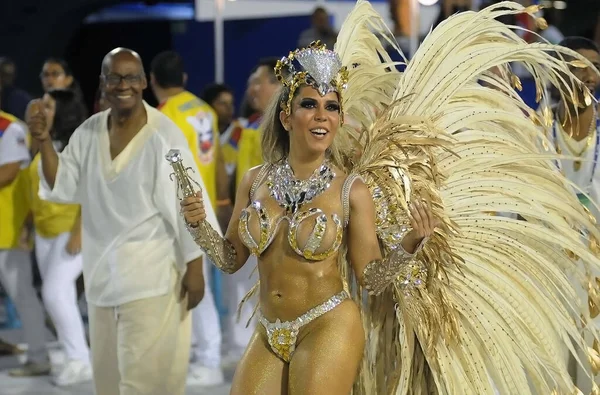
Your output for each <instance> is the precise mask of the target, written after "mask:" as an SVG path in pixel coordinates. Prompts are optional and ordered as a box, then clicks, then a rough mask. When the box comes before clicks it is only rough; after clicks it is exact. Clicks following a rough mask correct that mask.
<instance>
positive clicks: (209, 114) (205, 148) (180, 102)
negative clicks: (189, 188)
mask: <svg viewBox="0 0 600 395" xmlns="http://www.w3.org/2000/svg"><path fill="white" fill-rule="evenodd" d="M158 109H159V110H160V111H162V113H163V114H165V115H166V116H168V117H169V118H170V119H171V120H172V121H173V122H174V123H175V124H176V125H177V126H178V127H179V129H181V131H182V132H183V135H184V136H185V138H186V140H187V141H188V144H189V146H190V150H191V151H192V154H193V155H194V158H196V164H197V165H198V169H199V170H200V176H201V177H202V180H203V181H204V185H205V187H206V191H205V192H206V193H207V194H208V196H209V198H210V201H211V203H212V205H213V207H215V204H216V202H217V152H218V147H219V128H218V124H217V115H216V114H215V112H214V111H213V109H212V108H211V107H210V106H209V105H208V104H207V103H205V102H203V101H202V100H200V99H199V98H197V97H196V96H194V95H193V94H191V93H190V92H187V91H184V92H181V93H179V94H177V95H175V96H171V97H169V98H168V99H167V101H165V102H163V103H162V104H161V105H160V106H159V107H158Z"/></svg>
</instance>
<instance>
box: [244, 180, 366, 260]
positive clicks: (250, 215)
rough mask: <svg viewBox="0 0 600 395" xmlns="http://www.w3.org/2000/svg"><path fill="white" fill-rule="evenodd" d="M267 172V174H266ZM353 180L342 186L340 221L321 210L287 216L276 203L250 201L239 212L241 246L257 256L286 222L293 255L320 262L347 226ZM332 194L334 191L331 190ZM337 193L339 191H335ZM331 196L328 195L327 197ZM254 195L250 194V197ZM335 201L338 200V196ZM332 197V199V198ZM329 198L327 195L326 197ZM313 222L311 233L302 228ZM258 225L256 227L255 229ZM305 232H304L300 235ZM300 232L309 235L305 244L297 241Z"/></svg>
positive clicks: (333, 250) (339, 241) (334, 248)
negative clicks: (267, 203)
mask: <svg viewBox="0 0 600 395" xmlns="http://www.w3.org/2000/svg"><path fill="white" fill-rule="evenodd" d="M265 173H266V171H265ZM265 177H266V174H263V175H262V176H261V175H260V174H259V176H258V177H257V181H256V182H255V183H254V185H253V190H254V189H255V188H256V187H257V185H259V184H260V183H261V178H262V179H264V178H265ZM355 179H356V178H355V177H348V178H347V179H346V181H345V182H344V185H343V187H342V197H341V200H338V201H341V204H342V208H343V212H344V215H343V216H344V218H343V220H342V219H341V218H340V217H339V216H338V215H336V214H333V215H330V216H328V215H327V214H325V212H324V211H323V210H322V209H320V208H315V207H313V208H308V209H306V210H302V209H300V210H298V211H296V212H295V213H293V214H291V213H288V214H286V213H285V212H283V213H282V212H281V211H282V210H281V209H278V210H277V209H276V208H278V206H277V205H276V204H277V203H275V202H274V199H270V200H272V202H269V203H273V204H269V205H268V206H269V207H267V205H265V204H263V203H261V202H260V201H258V200H253V201H252V203H251V204H250V206H249V207H247V208H246V209H244V210H242V213H241V215H240V222H239V227H238V232H239V235H240V239H241V240H242V242H243V243H244V245H245V246H246V247H247V248H248V249H249V250H250V253H251V254H252V255H255V256H260V255H261V254H262V253H263V252H264V251H265V250H266V249H267V248H268V247H269V245H270V244H271V242H272V241H273V239H275V237H276V236H277V231H278V228H279V225H280V224H281V222H283V221H288V222H289V229H288V234H287V239H288V242H289V245H290V247H291V248H292V249H293V250H294V251H295V252H296V254H298V255H300V256H301V257H304V258H305V259H307V260H311V261H322V260H325V259H327V258H329V257H331V256H333V255H334V254H335V253H337V251H338V249H339V248H340V245H341V244H342V238H343V235H344V227H345V226H346V225H347V218H348V211H349V203H348V195H349V192H350V187H351V185H352V182H353V181H354V180H355ZM332 192H333V191H332ZM338 193H339V192H338ZM329 194H331V195H334V193H330V192H329V191H328V192H327V195H329ZM252 195H253V192H251V197H252ZM336 195H337V196H338V197H337V198H336V199H340V197H339V195H338V194H337V193H336ZM332 197H333V196H332ZM326 198H327V199H328V198H329V196H326ZM309 222H314V225H313V226H312V229H311V232H310V233H309V234H308V233H307V232H306V229H305V228H304V227H305V226H310V225H309V224H308V223H309ZM257 223H258V226H256V225H257ZM257 228H258V229H257ZM309 229H310V228H309ZM300 230H304V232H299V231H300ZM299 233H303V234H308V237H307V239H306V241H304V240H301V241H299V238H298V236H299Z"/></svg>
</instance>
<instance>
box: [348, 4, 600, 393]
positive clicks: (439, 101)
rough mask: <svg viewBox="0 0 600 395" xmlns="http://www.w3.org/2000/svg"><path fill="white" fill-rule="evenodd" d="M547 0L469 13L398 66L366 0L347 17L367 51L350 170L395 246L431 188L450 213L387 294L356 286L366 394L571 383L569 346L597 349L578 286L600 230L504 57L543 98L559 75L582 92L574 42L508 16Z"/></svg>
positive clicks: (353, 43) (360, 64) (569, 89)
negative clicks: (538, 37) (538, 36)
mask: <svg viewBox="0 0 600 395" xmlns="http://www.w3.org/2000/svg"><path fill="white" fill-rule="evenodd" d="M536 11H537V8H536V7H529V8H523V7H522V6H520V5H518V4H516V3H511V2H505V3H500V4H498V5H496V6H492V7H489V8H486V9H485V10H482V11H481V12H479V13H473V12H467V13H462V14H457V15H455V16H453V17H451V18H449V19H447V20H446V21H445V22H443V23H442V24H440V26H439V27H438V28H436V29H435V30H434V31H432V32H431V33H430V35H429V36H428V37H427V38H426V39H425V41H424V42H423V44H422V45H421V47H420V48H419V50H418V51H417V52H416V53H415V55H414V57H413V59H411V61H410V62H409V63H408V64H407V66H406V69H405V70H404V71H403V72H402V73H399V72H397V71H396V69H395V68H393V67H390V63H391V61H390V60H389V57H386V55H383V54H382V53H381V52H380V51H381V49H382V46H381V40H380V38H381V37H389V31H388V30H387V29H386V28H385V26H384V25H383V23H382V22H381V18H380V17H379V16H378V15H377V14H376V13H375V12H374V11H373V10H372V8H371V7H370V5H369V4H368V3H367V2H365V1H359V2H358V4H357V6H356V8H355V9H354V11H353V12H352V13H351V14H350V15H349V16H348V18H347V20H346V21H345V23H344V25H343V27H342V29H341V31H340V40H339V41H338V44H337V45H336V51H337V52H338V53H339V55H340V57H341V58H342V59H343V62H344V63H343V64H345V65H355V67H354V68H352V69H351V73H350V79H349V81H348V87H349V90H348V92H347V94H345V95H344V97H343V100H344V108H346V109H348V111H349V112H350V114H351V118H352V119H353V120H354V121H355V124H360V125H362V128H360V129H359V128H354V129H351V128H348V129H346V130H345V132H346V133H344V137H345V138H347V139H348V140H349V141H351V143H352V144H353V145H354V146H355V148H356V147H357V148H358V149H359V150H360V151H361V152H362V155H361V156H360V159H358V161H357V162H355V163H354V164H353V166H352V168H351V169H350V171H352V172H354V173H357V174H360V175H361V176H362V178H363V179H364V181H365V182H366V184H367V185H368V186H369V188H370V190H371V192H372V194H373V197H374V201H375V206H376V209H377V227H378V232H379V237H380V241H381V244H382V248H383V250H385V251H389V250H390V249H391V248H393V247H394V246H395V245H397V244H398V243H399V237H400V236H399V235H401V234H402V228H403V227H405V226H406V225H407V223H408V221H407V218H406V210H407V205H408V203H409V202H410V201H411V199H415V198H424V199H426V200H428V201H429V202H430V203H431V205H432V207H433V210H434V214H435V215H436V216H437V217H439V218H440V219H441V220H442V222H443V226H441V227H440V228H439V229H438V230H437V231H436V234H435V235H434V236H433V237H432V238H431V239H430V240H429V241H428V242H427V244H426V245H425V247H424V249H423V250H422V251H421V252H420V253H419V254H418V256H417V259H416V261H415V264H414V265H411V266H410V267H408V268H407V270H406V272H405V273H403V275H402V276H400V277H399V278H397V279H396V280H395V282H394V283H393V284H392V286H391V287H389V289H388V290H387V291H386V292H385V293H384V294H383V295H381V296H378V297H369V298H368V300H366V301H365V299H364V298H363V296H362V293H360V291H359V290H354V296H355V299H356V300H357V301H358V302H359V305H360V306H361V309H362V314H363V319H364V325H365V330H366V333H367V336H368V338H367V347H366V350H365V358H364V361H363V366H362V369H361V373H360V379H359V381H358V383H357V384H356V387H355V391H354V393H355V394H385V393H397V394H428V393H439V394H451V395H454V394H494V393H495V391H498V392H499V393H501V394H519V395H521V394H530V393H539V394H550V393H552V392H553V391H557V393H560V394H563V393H564V394H571V393H573V392H574V391H575V390H576V389H575V386H574V384H573V381H572V379H571V377H570V376H569V374H568V370H567V361H568V355H569V354H572V355H574V356H575V357H576V358H577V355H578V351H579V350H583V351H585V352H586V353H587V355H589V358H590V361H594V360H595V359H597V358H598V354H597V352H596V351H595V350H594V349H592V348H589V347H588V346H587V345H586V343H585V341H584V339H583V336H582V333H583V332H590V333H592V336H593V337H596V333H595V332H594V330H593V329H592V328H589V327H586V326H585V323H586V322H588V321H589V320H590V314H589V312H588V310H587V308H583V307H585V306H586V301H584V300H580V298H579V297H578V296H577V292H576V287H578V286H580V287H584V288H585V289H586V290H589V291H591V292H590V295H593V298H597V296H595V295H597V292H598V291H597V284H596V282H595V281H590V279H589V273H591V272H593V271H595V270H600V260H599V259H598V257H597V256H596V255H595V254H594V253H593V252H592V251H591V250H590V248H589V242H590V240H596V239H598V238H599V237H600V234H599V233H598V230H597V229H596V227H595V223H594V220H593V218H592V217H591V216H590V215H589V214H588V212H586V210H585V209H584V208H583V206H582V205H581V204H580V203H579V201H578V199H577V197H576V195H575V193H574V192H573V188H572V186H571V184H570V183H569V182H568V181H567V180H566V179H565V178H564V177H563V176H562V175H561V174H560V173H559V172H558V171H557V170H556V166H555V164H554V162H553V159H555V158H556V157H557V156H556V153H553V152H544V149H543V147H544V146H548V141H547V140H546V137H545V135H544V132H543V130H542V129H541V128H540V125H541V124H543V123H544V122H546V121H547V120H545V119H540V118H539V117H538V115H536V113H535V112H534V111H533V110H532V109H531V108H529V107H527V106H526V105H525V103H524V102H523V101H522V100H521V99H520V98H519V96H518V95H517V94H516V93H515V91H514V89H513V88H515V87H516V88H519V86H520V81H519V80H518V78H517V77H516V76H514V75H512V74H511V73H510V67H509V66H508V65H509V63H511V62H521V63H522V64H524V65H525V66H526V67H527V69H528V70H529V71H530V72H531V74H532V75H533V76H534V77H535V78H536V84H537V87H538V92H539V98H541V96H542V92H543V91H544V89H543V86H545V85H544V84H546V83H547V82H550V83H552V84H554V85H557V86H559V85H560V86H561V87H562V89H563V90H562V92H563V95H568V96H570V98H571V100H577V97H576V94H575V92H576V91H577V89H578V86H579V84H580V83H579V81H576V80H575V79H574V77H573V75H572V74H571V73H570V71H569V67H568V66H569V64H567V63H566V62H564V61H562V60H561V59H559V58H558V57H556V56H554V55H555V53H562V54H563V55H568V56H569V57H577V54H576V53H574V52H572V51H569V50H567V49H564V48H557V47H554V46H551V45H549V44H543V43H540V44H527V43H525V42H524V41H523V40H521V39H520V38H519V37H518V36H517V35H516V34H515V33H514V32H512V31H511V30H510V29H509V27H507V26H506V25H504V24H502V23H500V22H499V21H497V19H496V18H498V17H499V16H502V15H506V14H510V13H523V12H525V13H529V14H531V16H532V17H533V14H534V13H535V12H536ZM540 23H542V22H540ZM353 35H357V36H353ZM351 37H352V39H351ZM581 62H583V63H585V61H584V60H578V61H576V62H573V61H572V62H571V64H570V65H571V66H573V65H575V66H577V67H583V66H584V64H583V63H581ZM585 66H588V67H591V65H590V64H589V63H585ZM494 69H496V70H498V71H499V72H498V73H493V72H491V70H494ZM369 79H371V80H373V84H369V82H368V81H369ZM354 84H356V85H355V86H353V85H354ZM392 84H394V86H393V90H391V88H392V86H391V85H392ZM390 92H392V93H391V94H390ZM506 214H509V215H506ZM517 215H518V216H520V217H521V219H525V220H518V219H517V218H515V217H516V216H517ZM573 252H575V253H576V254H577V256H575V255H574V253H573ZM342 271H343V275H344V276H345V277H346V279H347V282H348V283H349V284H352V283H353V278H352V274H351V270H349V269H348V265H342ZM592 301H593V302H594V303H596V304H597V302H598V301H597V300H595V299H594V300H592ZM578 362H579V363H580V364H582V366H585V367H586V368H587V371H589V372H590V373H589V374H590V377H591V376H592V372H591V369H590V368H589V362H588V361H585V360H578ZM595 390H597V387H595Z"/></svg>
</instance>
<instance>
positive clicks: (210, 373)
mask: <svg viewBox="0 0 600 395" xmlns="http://www.w3.org/2000/svg"><path fill="white" fill-rule="evenodd" d="M224 382H225V378H224V377H223V371H222V370H221V368H208V367H206V366H202V365H196V364H194V365H191V366H190V371H189V373H188V376H187V385H191V386H200V387H212V386H215V385H221V384H223V383H224Z"/></svg>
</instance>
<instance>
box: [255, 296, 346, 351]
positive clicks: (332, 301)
mask: <svg viewBox="0 0 600 395" xmlns="http://www.w3.org/2000/svg"><path fill="white" fill-rule="evenodd" d="M346 299H348V294H347V293H346V291H342V292H340V293H339V294H336V295H333V296H332V297H331V298H329V299H328V300H327V301H326V302H324V303H321V304H320V305H318V306H317V307H313V308H312V309H310V310H308V311H307V312H306V313H304V314H302V315H301V316H300V317H298V318H296V319H295V320H294V321H285V322H281V321H280V320H279V319H277V321H275V322H269V321H267V319H266V318H265V317H263V315H262V314H260V315H259V321H260V323H261V324H262V325H263V326H264V327H265V330H266V331H267V340H268V341H269V345H270V346H271V349H272V350H273V352H274V353H275V355H277V356H278V357H279V358H281V359H282V360H283V361H285V362H290V360H291V359H292V354H293V353H294V350H295V349H296V340H297V337H298V332H299V331H300V328H302V327H303V326H304V325H306V324H308V323H309V322H311V321H312V320H314V319H316V318H319V317H320V316H322V315H323V314H325V313H327V312H329V311H331V310H333V309H334V308H335V307H337V306H339V305H340V304H341V303H342V302H343V301H344V300H346Z"/></svg>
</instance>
